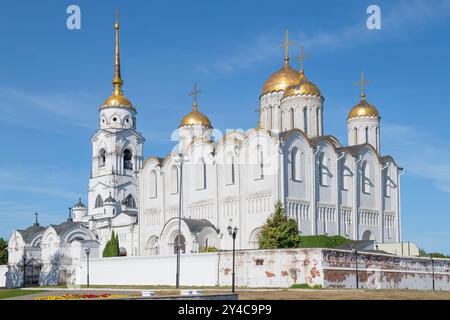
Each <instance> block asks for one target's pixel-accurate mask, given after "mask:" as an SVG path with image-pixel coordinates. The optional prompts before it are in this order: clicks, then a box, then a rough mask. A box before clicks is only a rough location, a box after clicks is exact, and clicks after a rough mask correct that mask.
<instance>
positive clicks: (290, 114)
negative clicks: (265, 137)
mask: <svg viewBox="0 0 450 320" xmlns="http://www.w3.org/2000/svg"><path fill="white" fill-rule="evenodd" d="M289 119H290V121H291V128H290V129H294V128H295V125H294V124H295V121H294V109H293V108H291V110H290V111H289Z"/></svg>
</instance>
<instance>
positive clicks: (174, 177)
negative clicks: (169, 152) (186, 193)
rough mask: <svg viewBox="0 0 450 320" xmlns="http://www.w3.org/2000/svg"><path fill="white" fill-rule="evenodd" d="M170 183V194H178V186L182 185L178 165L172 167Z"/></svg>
mask: <svg viewBox="0 0 450 320" xmlns="http://www.w3.org/2000/svg"><path fill="white" fill-rule="evenodd" d="M169 183H170V193H171V194H177V193H178V189H179V188H178V184H179V183H180V178H179V177H178V167H177V166H176V165H173V166H172V167H170V174H169Z"/></svg>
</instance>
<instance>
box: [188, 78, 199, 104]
mask: <svg viewBox="0 0 450 320" xmlns="http://www.w3.org/2000/svg"><path fill="white" fill-rule="evenodd" d="M201 92H202V90H197V82H194V91H192V92H189V95H190V96H194V106H195V107H196V106H197V94H198V93H201Z"/></svg>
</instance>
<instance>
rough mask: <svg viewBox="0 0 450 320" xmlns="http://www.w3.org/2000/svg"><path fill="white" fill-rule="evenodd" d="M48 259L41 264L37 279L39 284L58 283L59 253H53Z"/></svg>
mask: <svg viewBox="0 0 450 320" xmlns="http://www.w3.org/2000/svg"><path fill="white" fill-rule="evenodd" d="M49 260H50V261H49V262H47V263H44V264H42V271H41V275H40V279H39V284H40V285H41V286H54V285H58V284H60V267H61V260H62V259H61V255H60V253H55V254H54V255H53V256H51V257H50V259H49Z"/></svg>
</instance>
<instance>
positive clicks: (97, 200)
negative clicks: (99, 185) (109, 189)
mask: <svg viewBox="0 0 450 320" xmlns="http://www.w3.org/2000/svg"><path fill="white" fill-rule="evenodd" d="M95 207H96V208H101V207H103V199H102V196H101V195H98V196H97V198H95Z"/></svg>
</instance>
